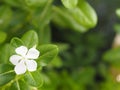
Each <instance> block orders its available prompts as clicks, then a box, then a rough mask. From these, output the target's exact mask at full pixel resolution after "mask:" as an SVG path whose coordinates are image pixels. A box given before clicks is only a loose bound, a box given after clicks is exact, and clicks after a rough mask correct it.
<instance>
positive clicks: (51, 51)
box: [37, 44, 58, 66]
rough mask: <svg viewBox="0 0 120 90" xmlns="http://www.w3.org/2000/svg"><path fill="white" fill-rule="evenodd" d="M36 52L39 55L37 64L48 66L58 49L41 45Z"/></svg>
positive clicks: (53, 46)
mask: <svg viewBox="0 0 120 90" xmlns="http://www.w3.org/2000/svg"><path fill="white" fill-rule="evenodd" d="M38 50H39V51H40V53H41V54H40V57H39V58H38V60H37V62H38V63H39V64H41V65H43V66H44V65H46V64H48V63H49V62H50V61H51V60H52V59H54V58H55V57H56V55H57V54H58V47H57V46H56V45H52V44H48V45H41V46H39V47H38Z"/></svg>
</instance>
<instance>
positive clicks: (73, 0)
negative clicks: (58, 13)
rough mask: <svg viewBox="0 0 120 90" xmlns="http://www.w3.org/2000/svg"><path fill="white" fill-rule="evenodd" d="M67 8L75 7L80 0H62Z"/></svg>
mask: <svg viewBox="0 0 120 90" xmlns="http://www.w3.org/2000/svg"><path fill="white" fill-rule="evenodd" d="M61 1H62V3H63V5H64V6H65V7H66V8H75V7H76V6H77V3H78V0H61Z"/></svg>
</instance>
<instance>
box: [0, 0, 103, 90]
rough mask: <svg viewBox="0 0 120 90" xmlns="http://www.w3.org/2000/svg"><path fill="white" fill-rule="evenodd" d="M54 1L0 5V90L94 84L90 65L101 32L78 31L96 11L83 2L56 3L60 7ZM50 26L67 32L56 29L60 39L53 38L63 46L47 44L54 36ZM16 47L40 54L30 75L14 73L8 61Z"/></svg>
mask: <svg viewBox="0 0 120 90" xmlns="http://www.w3.org/2000/svg"><path fill="white" fill-rule="evenodd" d="M56 2H57V1H56V0H24V1H21V0H1V1H0V5H1V6H0V90H86V87H87V86H89V85H90V86H92V85H93V84H94V77H95V69H93V66H92V65H91V64H92V63H93V62H94V60H95V59H96V57H97V56H96V55H95V54H96V53H97V50H98V48H100V47H101V46H102V45H103V43H104V41H103V42H102V41H101V39H102V38H101V37H102V35H101V34H96V33H95V34H90V35H89V34H87V35H86V37H84V36H81V35H83V34H80V33H81V32H86V31H88V30H89V29H91V28H93V27H95V26H96V24H97V15H96V12H95V11H94V9H93V8H92V6H91V5H90V4H89V3H88V2H87V1H85V0H61V2H62V4H63V5H57V4H55V3H56ZM51 22H52V23H51ZM52 26H53V27H54V26H56V27H57V29H58V28H60V29H70V30H71V31H70V30H68V31H67V33H66V32H65V30H63V31H62V30H61V32H63V33H62V34H61V35H63V36H60V34H58V35H57V34H56V35H57V36H60V37H61V38H64V41H66V40H67V41H68V43H67V42H64V43H63V42H55V44H52V43H53V39H54V38H56V37H54V36H53V32H54V30H53V29H54V28H53V27H52ZM76 31H78V32H76ZM79 32H80V33H79ZM70 33H71V34H70ZM53 37H54V38H53ZM96 37H97V38H96ZM56 39H57V38H56ZM94 39H95V40H94ZM84 41H85V43H83V42H84ZM98 44H99V45H98ZM20 46H26V47H27V48H28V49H30V48H32V47H35V48H36V49H37V50H38V51H39V52H40V56H39V58H37V59H36V62H37V65H38V66H37V70H36V71H34V72H29V71H27V72H26V73H25V74H22V75H17V74H16V73H15V71H14V67H15V66H13V65H12V64H11V63H10V61H9V60H10V56H12V55H14V54H15V49H16V48H17V47H20ZM58 51H59V52H60V53H59V54H60V55H59V56H57V55H58ZM83 52H85V55H86V53H87V55H86V56H84V53H83ZM86 65H88V67H85V66H86ZM44 66H46V67H44ZM64 67H65V68H64ZM74 69H75V71H74ZM42 86H43V87H42Z"/></svg>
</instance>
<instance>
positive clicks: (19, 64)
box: [10, 46, 40, 74]
mask: <svg viewBox="0 0 120 90" xmlns="http://www.w3.org/2000/svg"><path fill="white" fill-rule="evenodd" d="M15 52H16V53H17V54H16V55H12V56H11V57H10V62H11V63H12V64H13V65H15V68H14V70H15V72H16V74H24V73H25V72H26V71H27V70H28V71H31V72H32V71H35V70H36V69H37V63H36V61H35V60H34V59H37V58H38V57H39V54H40V52H39V51H38V50H37V49H36V48H34V47H33V48H30V49H29V50H28V48H27V47H25V46H20V47H18V48H16V49H15Z"/></svg>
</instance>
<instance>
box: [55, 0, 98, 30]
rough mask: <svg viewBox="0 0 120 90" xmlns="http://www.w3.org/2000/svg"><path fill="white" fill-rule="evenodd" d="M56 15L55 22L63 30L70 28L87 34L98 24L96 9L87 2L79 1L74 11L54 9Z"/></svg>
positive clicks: (60, 8)
mask: <svg viewBox="0 0 120 90" xmlns="http://www.w3.org/2000/svg"><path fill="white" fill-rule="evenodd" d="M53 10H54V12H55V15H54V17H53V22H54V23H55V24H56V25H59V26H61V27H63V28H70V29H72V30H76V31H79V32H86V31H87V30H88V29H90V28H93V27H95V26H96V24H97V15H96V12H95V11H94V9H93V8H92V7H91V6H90V5H89V4H88V3H87V2H86V1H84V0H83V1H81V0H80V1H79V2H78V5H77V7H76V8H74V9H66V8H62V7H55V6H54V7H53Z"/></svg>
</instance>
